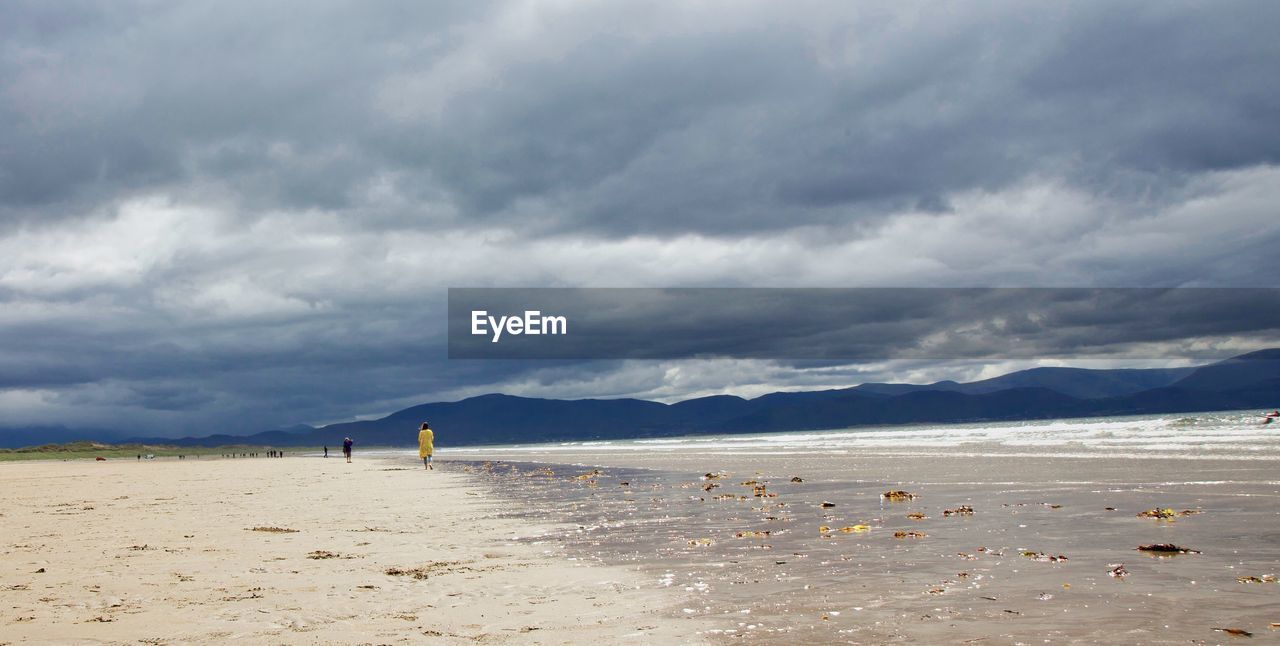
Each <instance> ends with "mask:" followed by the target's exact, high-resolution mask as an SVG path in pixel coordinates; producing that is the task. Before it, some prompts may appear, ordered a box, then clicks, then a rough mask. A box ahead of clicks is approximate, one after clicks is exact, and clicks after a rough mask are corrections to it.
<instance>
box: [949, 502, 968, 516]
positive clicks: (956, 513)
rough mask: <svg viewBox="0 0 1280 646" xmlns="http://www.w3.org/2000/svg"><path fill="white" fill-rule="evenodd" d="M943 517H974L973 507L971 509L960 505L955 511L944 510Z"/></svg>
mask: <svg viewBox="0 0 1280 646" xmlns="http://www.w3.org/2000/svg"><path fill="white" fill-rule="evenodd" d="M942 515H943V516H972V515H973V507H970V506H969V505H960V506H959V507H956V508H955V509H944V510H942Z"/></svg>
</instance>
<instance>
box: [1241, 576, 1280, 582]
mask: <svg viewBox="0 0 1280 646" xmlns="http://www.w3.org/2000/svg"><path fill="white" fill-rule="evenodd" d="M1236 581H1237V582H1239V583H1275V582H1276V575H1274V574H1264V575H1262V576H1260V577H1259V576H1238V577H1236Z"/></svg>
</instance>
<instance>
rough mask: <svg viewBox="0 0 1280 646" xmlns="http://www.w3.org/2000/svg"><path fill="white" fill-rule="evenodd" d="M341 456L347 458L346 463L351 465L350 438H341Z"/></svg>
mask: <svg viewBox="0 0 1280 646" xmlns="http://www.w3.org/2000/svg"><path fill="white" fill-rule="evenodd" d="M342 454H343V455H345V456H347V463H348V464H350V463H351V438H349V437H344V438H342Z"/></svg>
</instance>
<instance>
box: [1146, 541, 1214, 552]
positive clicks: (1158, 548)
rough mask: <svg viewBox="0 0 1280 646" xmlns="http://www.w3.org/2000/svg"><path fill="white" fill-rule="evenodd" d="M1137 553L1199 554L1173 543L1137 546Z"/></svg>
mask: <svg viewBox="0 0 1280 646" xmlns="http://www.w3.org/2000/svg"><path fill="white" fill-rule="evenodd" d="M1136 549H1137V550H1138V551H1139V552H1151V553H1153V554H1199V553H1200V551H1199V550H1193V549H1189V548H1186V547H1182V546H1180V545H1174V544H1173V543H1152V544H1150V545H1139V546H1138V547H1137V548H1136Z"/></svg>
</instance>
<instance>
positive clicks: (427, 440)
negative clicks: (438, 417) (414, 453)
mask: <svg viewBox="0 0 1280 646" xmlns="http://www.w3.org/2000/svg"><path fill="white" fill-rule="evenodd" d="M435 443H436V434H435V433H434V432H433V431H432V430H431V425H430V424H428V423H426V422H423V423H422V429H421V430H419V431H418V457H420V458H422V466H423V468H426V469H431V470H433V471H434V470H435V467H434V466H431V454H432V453H435V452H436V446H435Z"/></svg>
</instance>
